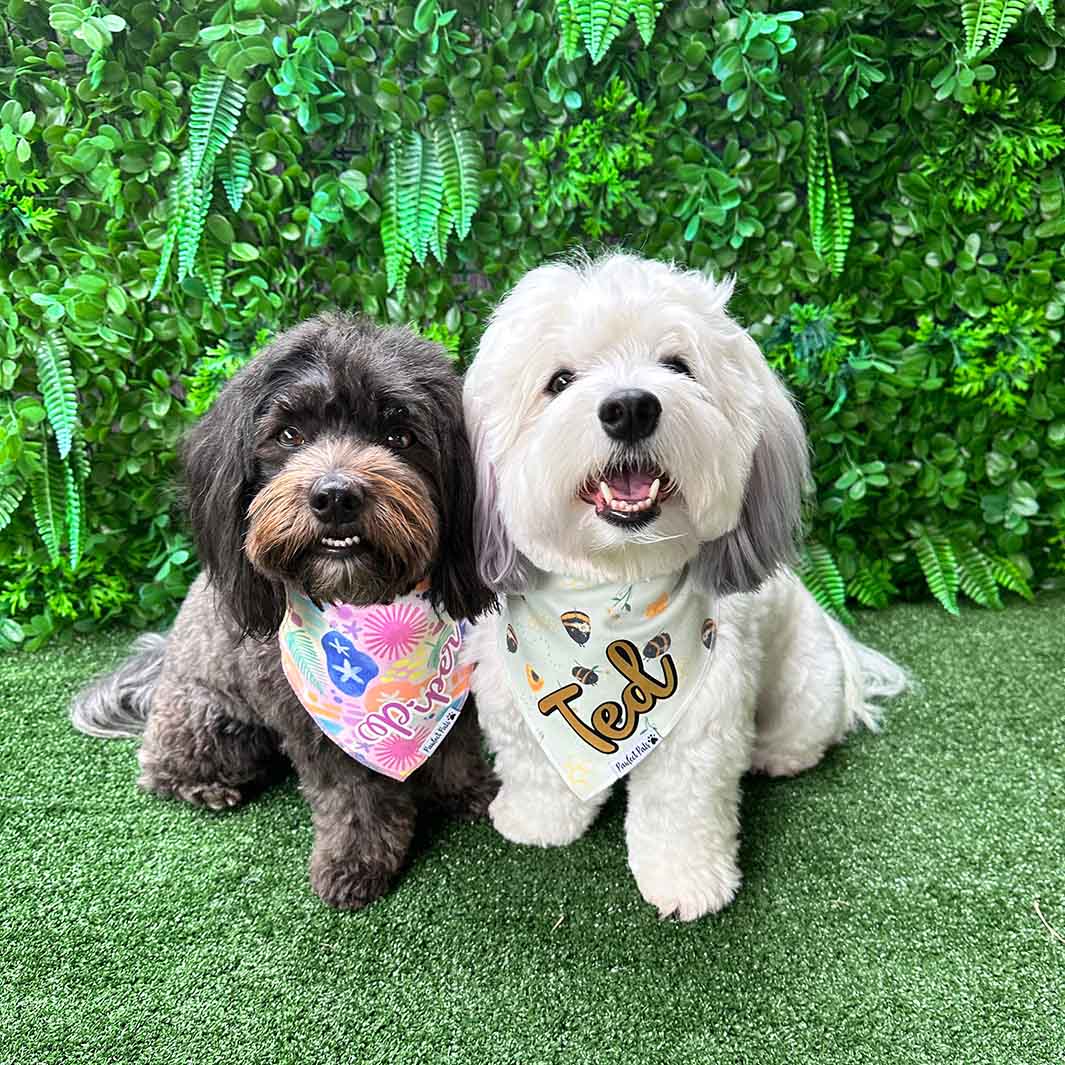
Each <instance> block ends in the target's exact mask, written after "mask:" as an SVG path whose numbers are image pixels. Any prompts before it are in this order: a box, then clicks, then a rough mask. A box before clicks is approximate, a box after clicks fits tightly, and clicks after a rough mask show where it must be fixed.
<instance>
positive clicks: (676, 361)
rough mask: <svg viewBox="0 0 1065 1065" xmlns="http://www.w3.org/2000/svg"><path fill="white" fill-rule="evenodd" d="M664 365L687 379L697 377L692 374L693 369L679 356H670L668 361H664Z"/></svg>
mask: <svg viewBox="0 0 1065 1065" xmlns="http://www.w3.org/2000/svg"><path fill="white" fill-rule="evenodd" d="M662 365H663V366H664V367H665V368H666V369H667V370H672V371H673V372H674V373H682V374H684V376H685V377H691V378H694V377H695V374H693V373H692V368H691V367H690V366H689V365H688V364H687V362H685V361H684V359H682V358H681V357H680V356H679V355H670V356H669V358H668V359H663V360H662Z"/></svg>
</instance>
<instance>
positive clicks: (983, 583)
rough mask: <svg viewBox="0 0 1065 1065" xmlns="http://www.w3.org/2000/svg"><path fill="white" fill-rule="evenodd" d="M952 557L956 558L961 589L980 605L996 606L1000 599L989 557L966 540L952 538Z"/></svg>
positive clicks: (999, 605)
mask: <svg viewBox="0 0 1065 1065" xmlns="http://www.w3.org/2000/svg"><path fill="white" fill-rule="evenodd" d="M952 546H953V548H954V557H955V558H956V559H957V560H958V575H959V577H960V585H961V590H962V591H963V592H964V593H965V594H966V595H967V596H968V597H969V598H970V599H971V600H972V601H973V602H974V603H979V604H980V606H987V607H993V608H996V609H997V608H998V607H1001V606H1002V599H1001V597H1000V596H999V594H998V586H997V585H996V583H995V574H994V571H993V570H992V568H991V559H989V558H988V557H987V555H985V554H984V553H983V551H981V550H980V549H979V548H978V547H977V546H976V545H975V544H972V543H969V541H968V540H960V539H959V540H954V541H953V542H952Z"/></svg>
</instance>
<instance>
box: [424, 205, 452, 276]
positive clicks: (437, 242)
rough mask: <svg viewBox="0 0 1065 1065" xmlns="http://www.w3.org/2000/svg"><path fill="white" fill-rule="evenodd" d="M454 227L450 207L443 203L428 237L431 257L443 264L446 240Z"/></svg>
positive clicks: (445, 253) (445, 254)
mask: <svg viewBox="0 0 1065 1065" xmlns="http://www.w3.org/2000/svg"><path fill="white" fill-rule="evenodd" d="M454 228H455V217H454V215H452V213H451V208H450V207H448V205H447V204H446V203H445V204H444V205H443V206H442V207H441V208H440V214H439V215H438V216H437V219H436V225H435V226H434V227H433V232H432V234H431V235H430V237H429V250H430V251H431V252H432V253H433V258H434V259H436V261H437V262H438V263H439V264H440V265H441V266H443V265H444V259H445V257H446V256H447V242H448V238H449V237H450V236H451V231H452V230H453V229H454Z"/></svg>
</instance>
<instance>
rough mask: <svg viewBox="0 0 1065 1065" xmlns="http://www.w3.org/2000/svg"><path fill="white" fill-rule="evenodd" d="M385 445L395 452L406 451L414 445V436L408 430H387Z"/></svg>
mask: <svg viewBox="0 0 1065 1065" xmlns="http://www.w3.org/2000/svg"><path fill="white" fill-rule="evenodd" d="M385 443H386V444H388V446H389V447H391V448H395V450H396V451H406V450H407V448H409V447H410V446H411V444H413V443H414V434H413V433H412V432H411V431H410V430H409V429H389V431H388V435H387V436H386V437H385Z"/></svg>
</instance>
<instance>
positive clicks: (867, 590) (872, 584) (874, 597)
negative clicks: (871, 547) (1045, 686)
mask: <svg viewBox="0 0 1065 1065" xmlns="http://www.w3.org/2000/svg"><path fill="white" fill-rule="evenodd" d="M897 591H898V589H897V588H896V587H895V585H894V584H892V583H891V575H890V572H889V570H888V568H887V564H886V563H883V562H874V563H872V564H871V565H868V566H862V567H861V568H860V569H859V570H858V572H857V573H855V574H854V576H853V577H852V578H851V579H850V581H848V582H847V594H848V595H850V596H851V597H852V598H854V599H856V600H857V601H858V602H859V603H861V604H862V606H868V607H872V608H873V609H874V610H882V609H883V608H884V607H886V606H887V605H888V603H889V602H891V596H892V594H893V593H895V592H897Z"/></svg>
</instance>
